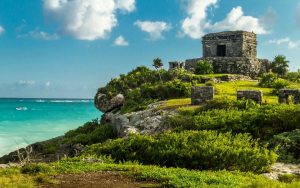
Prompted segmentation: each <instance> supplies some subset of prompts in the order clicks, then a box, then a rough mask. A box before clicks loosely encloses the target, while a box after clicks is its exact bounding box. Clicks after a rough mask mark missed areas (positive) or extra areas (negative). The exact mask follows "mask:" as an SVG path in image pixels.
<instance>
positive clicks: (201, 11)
mask: <svg viewBox="0 0 300 188" xmlns="http://www.w3.org/2000/svg"><path fill="white" fill-rule="evenodd" d="M217 5H218V0H191V1H189V3H188V5H187V8H186V11H187V15H188V16H187V17H186V18H185V19H184V20H183V21H182V24H181V34H183V35H187V36H189V37H191V38H193V39H199V38H201V37H202V36H203V35H204V34H205V33H206V32H209V31H216V32H217V31H224V30H245V31H250V32H251V31H253V32H255V33H257V34H266V33H267V31H266V29H265V27H264V25H263V24H262V22H261V20H260V19H259V18H256V17H252V16H245V15H244V12H243V9H242V7H240V6H238V7H235V8H233V9H232V10H231V11H230V12H229V13H228V14H227V16H226V17H225V18H224V19H223V20H221V21H219V22H215V23H212V22H211V21H209V20H208V18H207V17H208V10H209V8H212V7H216V6H217Z"/></svg>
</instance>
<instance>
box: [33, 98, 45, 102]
mask: <svg viewBox="0 0 300 188" xmlns="http://www.w3.org/2000/svg"><path fill="white" fill-rule="evenodd" d="M35 102H46V101H45V100H41V99H39V100H36V101H35Z"/></svg>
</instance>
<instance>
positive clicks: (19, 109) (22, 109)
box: [16, 107, 28, 111]
mask: <svg viewBox="0 0 300 188" xmlns="http://www.w3.org/2000/svg"><path fill="white" fill-rule="evenodd" d="M16 110H18V111H26V110H28V108H27V107H17V108H16Z"/></svg>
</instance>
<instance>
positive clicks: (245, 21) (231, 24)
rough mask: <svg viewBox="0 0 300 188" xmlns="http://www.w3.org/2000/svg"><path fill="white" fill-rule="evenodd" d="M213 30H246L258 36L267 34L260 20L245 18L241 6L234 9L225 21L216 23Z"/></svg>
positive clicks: (212, 27)
mask: <svg viewBox="0 0 300 188" xmlns="http://www.w3.org/2000/svg"><path fill="white" fill-rule="evenodd" d="M211 29H212V30H214V31H223V30H245V31H250V32H251V31H253V32H255V33H256V34H266V33H267V31H266V29H265V28H264V26H263V25H262V24H261V22H260V20H259V19H258V18H255V17H252V16H245V15H244V12H243V9H242V7H240V6H238V7H236V8H233V9H232V10H231V11H230V12H229V13H228V14H227V16H226V18H225V19H224V20H222V21H220V22H216V23H214V24H213V25H212V26H211Z"/></svg>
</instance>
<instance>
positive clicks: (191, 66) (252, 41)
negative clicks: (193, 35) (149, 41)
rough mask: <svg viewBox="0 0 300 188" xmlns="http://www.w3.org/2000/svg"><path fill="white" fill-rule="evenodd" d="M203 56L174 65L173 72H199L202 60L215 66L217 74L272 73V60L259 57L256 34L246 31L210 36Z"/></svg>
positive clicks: (204, 41) (255, 74)
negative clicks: (270, 71) (181, 69)
mask: <svg viewBox="0 0 300 188" xmlns="http://www.w3.org/2000/svg"><path fill="white" fill-rule="evenodd" d="M202 43H203V57H202V58H196V59H188V60H186V61H185V62H176V61H175V62H170V63H169V65H170V69H174V68H185V69H186V70H189V71H195V66H196V64H197V62H198V61H200V60H207V61H209V62H211V63H212V64H213V66H214V72H215V73H228V74H243V75H247V76H252V77H255V76H257V75H258V74H259V73H262V72H266V71H268V65H269V60H266V59H258V58H257V48H256V47H257V39H256V34H255V33H252V32H246V31H226V32H220V33H210V34H207V35H205V36H204V37H203V38H202Z"/></svg>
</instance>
